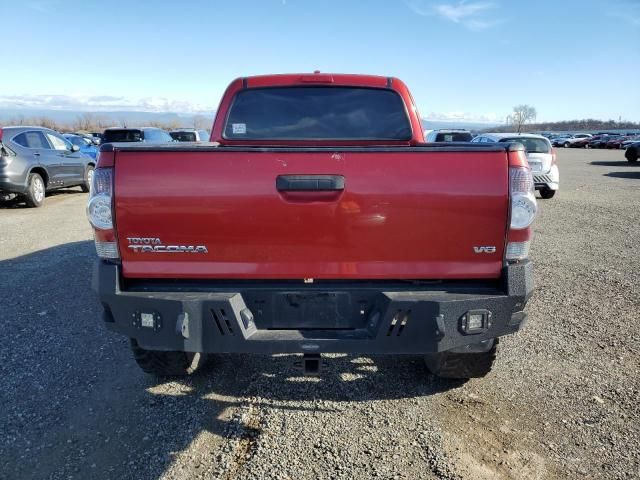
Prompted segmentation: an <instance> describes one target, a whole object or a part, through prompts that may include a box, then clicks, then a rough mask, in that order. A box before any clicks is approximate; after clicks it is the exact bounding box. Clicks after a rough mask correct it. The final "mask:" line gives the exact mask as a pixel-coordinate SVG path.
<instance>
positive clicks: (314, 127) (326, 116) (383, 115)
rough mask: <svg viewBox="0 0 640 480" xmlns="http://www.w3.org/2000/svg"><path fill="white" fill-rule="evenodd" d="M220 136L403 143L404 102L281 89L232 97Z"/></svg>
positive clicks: (407, 134) (364, 92) (383, 95)
mask: <svg viewBox="0 0 640 480" xmlns="http://www.w3.org/2000/svg"><path fill="white" fill-rule="evenodd" d="M224 137H225V138H228V139H233V140H409V139H410V138H411V125H410V123H409V118H408V117H407V113H406V111H405V106H404V102H403V101H402V99H401V98H400V96H399V95H398V94H397V93H396V92H394V91H392V90H384V89H376V88H356V87H284V88H279V87H278V88H262V89H248V90H242V91H240V92H238V94H237V95H236V97H235V99H234V101H233V104H232V105H231V108H230V110H229V114H228V116H227V123H226V125H225V129H224Z"/></svg>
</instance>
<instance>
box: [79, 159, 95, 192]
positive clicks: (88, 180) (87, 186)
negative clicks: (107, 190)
mask: <svg viewBox="0 0 640 480" xmlns="http://www.w3.org/2000/svg"><path fill="white" fill-rule="evenodd" d="M93 171H94V168H93V167H92V166H91V165H89V166H88V167H87V169H86V170H85V172H84V182H83V183H82V185H80V188H81V189H82V191H83V192H84V193H89V191H90V190H91V184H92V183H93Z"/></svg>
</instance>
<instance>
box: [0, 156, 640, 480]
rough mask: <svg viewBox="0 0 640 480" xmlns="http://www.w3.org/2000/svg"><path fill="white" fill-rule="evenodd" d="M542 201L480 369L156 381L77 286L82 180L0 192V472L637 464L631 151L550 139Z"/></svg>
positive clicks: (84, 255)
mask: <svg viewBox="0 0 640 480" xmlns="http://www.w3.org/2000/svg"><path fill="white" fill-rule="evenodd" d="M559 163H560V167H561V175H562V190H561V191H560V193H559V194H558V195H557V196H556V197H555V198H554V199H552V200H547V201H545V200H541V201H540V205H541V215H540V217H539V219H538V220H537V223H536V228H535V230H536V236H535V240H534V245H533V253H532V256H533V259H534V261H535V267H536V282H537V290H536V293H535V295H534V297H533V299H532V300H531V302H530V303H529V306H528V311H529V314H530V317H529V324H528V325H527V327H526V328H525V329H524V330H523V331H522V332H520V333H519V334H518V335H516V336H513V337H509V338H507V339H505V340H504V342H503V343H502V344H501V350H500V352H499V355H498V362H497V365H496V367H495V369H494V371H493V372H492V373H491V374H490V375H489V376H488V377H486V378H484V379H479V380H472V381H469V382H467V383H465V384H459V383H452V382H444V381H441V380H437V379H434V378H433V377H432V376H430V375H429V374H428V373H427V371H426V370H425V367H424V366H423V363H422V361H421V359H420V358H417V357H354V356H344V355H332V356H330V358H327V361H326V365H325V367H326V368H325V371H324V373H323V375H322V376H321V377H319V378H311V377H302V376H301V375H300V374H299V372H298V371H297V370H296V369H295V368H294V366H293V363H294V362H293V359H292V358H291V356H274V357H266V356H265V357H263V356H255V357H254V356H239V355H227V356H217V357H215V358H213V362H212V366H211V367H210V368H209V369H208V370H206V371H205V372H203V373H202V374H199V375H197V376H195V377H193V378H190V379H187V380H181V381H168V382H158V381H157V380H154V378H152V377H149V376H147V375H145V374H143V373H142V372H141V371H140V370H139V369H138V368H137V366H136V365H135V364H134V362H133V359H132V357H131V354H130V352H129V349H128V345H127V341H126V340H125V339H124V338H121V337H119V336H116V335H114V334H111V333H108V332H107V331H106V330H105V329H104V328H103V326H102V325H101V324H100V322H99V320H98V314H99V307H98V304H97V302H96V299H95V297H94V295H93V293H92V292H91V290H90V287H89V278H90V271H91V263H92V261H93V258H94V251H93V245H92V242H91V231H90V229H89V227H88V225H87V222H86V220H85V217H84V204H85V201H86V195H85V194H81V193H79V192H74V191H72V190H70V191H68V192H62V193H58V194H56V195H54V196H52V197H50V198H48V199H47V201H46V204H45V207H44V208H41V209H23V208H16V207H15V206H11V205H9V206H4V207H1V208H0V305H1V309H0V311H1V312H2V314H1V315H0V326H1V327H2V331H3V332H4V335H5V340H4V341H3V342H2V344H1V346H0V365H1V367H2V376H1V377H0V404H1V405H2V415H0V432H1V435H0V478H3V479H4V478H6V479H22V478H25V479H36V478H55V479H58V478H60V479H66V478H78V479H86V478H92V479H94V480H97V479H102V478H109V479H113V478H118V479H122V480H124V479H146V478H151V479H155V478H163V479H181V478H214V479H233V478H242V479H260V480H262V479H271V478H273V479H292V480H293V479H296V480H297V479H315V478H327V479H328V478H335V479H339V478H344V479H371V478H382V479H391V478H400V479H417V478H421V479H434V478H450V479H474V480H475V479H496V478H497V479H503V478H516V479H523V478H527V479H552V478H569V479H583V478H593V479H599V478H602V479H611V478H638V477H640V448H639V447H638V445H639V444H640V408H639V406H638V399H639V393H640V372H639V370H640V357H639V355H638V352H639V351H640V335H639V333H640V332H639V327H638V322H637V320H636V315H638V313H639V312H640V308H639V307H640V301H639V300H638V299H639V298H640V295H639V294H640V281H639V280H640V278H639V275H638V271H640V255H638V253H637V242H638V233H639V228H638V225H639V224H640V208H638V206H639V204H640V165H638V166H633V165H629V164H628V163H627V162H625V161H623V155H622V153H621V152H619V151H602V150H573V149H572V150H561V151H560V152H559Z"/></svg>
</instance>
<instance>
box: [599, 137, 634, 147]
mask: <svg viewBox="0 0 640 480" xmlns="http://www.w3.org/2000/svg"><path fill="white" fill-rule="evenodd" d="M632 138H634V137H633V136H632V135H620V136H618V137H613V138H611V139H609V141H608V142H607V143H606V145H605V147H606V148H615V149H620V148H622V144H623V143H624V142H625V141H627V140H631V139H632Z"/></svg>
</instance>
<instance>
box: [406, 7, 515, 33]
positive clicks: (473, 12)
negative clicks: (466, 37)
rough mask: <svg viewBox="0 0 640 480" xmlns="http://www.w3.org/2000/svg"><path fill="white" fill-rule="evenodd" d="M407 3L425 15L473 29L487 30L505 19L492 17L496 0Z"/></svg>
mask: <svg viewBox="0 0 640 480" xmlns="http://www.w3.org/2000/svg"><path fill="white" fill-rule="evenodd" d="M407 5H408V6H409V8H410V9H411V10H412V11H413V12H414V13H416V14H418V15H421V16H423V17H428V16H438V17H440V18H443V19H445V20H448V21H450V22H453V23H457V24H459V25H462V26H464V27H466V28H468V29H469V30H473V31H480V30H486V29H488V28H491V27H494V26H496V25H498V24H500V23H503V22H504V20H503V19H496V18H493V17H492V10H495V9H496V8H497V7H498V5H497V4H496V3H494V2H468V1H466V0H460V1H458V2H457V3H439V4H435V3H434V2H427V1H425V0H409V2H408V3H407Z"/></svg>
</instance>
